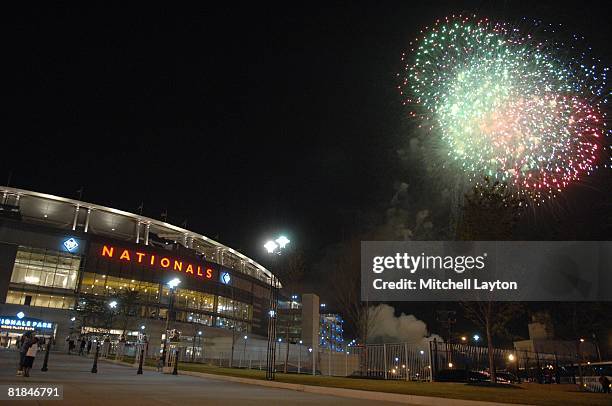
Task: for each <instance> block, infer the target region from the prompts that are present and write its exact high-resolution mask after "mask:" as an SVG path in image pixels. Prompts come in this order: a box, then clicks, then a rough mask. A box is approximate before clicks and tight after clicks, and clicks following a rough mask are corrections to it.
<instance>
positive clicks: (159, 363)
mask: <svg viewBox="0 0 612 406" xmlns="http://www.w3.org/2000/svg"><path fill="white" fill-rule="evenodd" d="M163 367H164V360H163V359H162V357H161V356H159V355H158V356H157V372H161V371H162V369H163Z"/></svg>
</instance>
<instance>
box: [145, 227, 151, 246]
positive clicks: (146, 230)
mask: <svg viewBox="0 0 612 406" xmlns="http://www.w3.org/2000/svg"><path fill="white" fill-rule="evenodd" d="M150 228H151V224H149V223H147V225H146V227H145V237H144V238H145V245H149V229H150Z"/></svg>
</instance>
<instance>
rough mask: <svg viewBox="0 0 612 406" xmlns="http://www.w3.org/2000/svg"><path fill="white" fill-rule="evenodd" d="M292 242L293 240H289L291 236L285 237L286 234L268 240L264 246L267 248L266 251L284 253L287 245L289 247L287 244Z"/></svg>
mask: <svg viewBox="0 0 612 406" xmlns="http://www.w3.org/2000/svg"><path fill="white" fill-rule="evenodd" d="M290 242H291V240H289V238H287V237H285V236H284V235H281V236H279V237H278V238H276V239H275V240H268V241H267V242H266V243H265V244H264V248H265V249H266V251H268V254H278V255H281V254H282V253H283V250H284V249H285V247H287V245H288V244H289V243H290ZM277 250H278V251H277Z"/></svg>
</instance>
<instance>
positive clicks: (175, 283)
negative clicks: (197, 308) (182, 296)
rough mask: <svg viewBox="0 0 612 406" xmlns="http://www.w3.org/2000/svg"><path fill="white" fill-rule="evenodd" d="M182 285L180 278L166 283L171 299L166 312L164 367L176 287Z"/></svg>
mask: <svg viewBox="0 0 612 406" xmlns="http://www.w3.org/2000/svg"><path fill="white" fill-rule="evenodd" d="M180 283H181V280H180V279H179V278H174V279H172V280H170V281H168V283H166V285H168V288H169V289H170V295H169V296H170V297H169V298H168V311H167V312H166V329H165V330H166V334H165V335H164V337H165V338H164V347H163V351H162V360H163V362H164V365H165V363H166V352H167V350H168V328H169V326H170V313H172V310H173V307H174V290H175V289H176V287H177V286H178V285H179V284H180Z"/></svg>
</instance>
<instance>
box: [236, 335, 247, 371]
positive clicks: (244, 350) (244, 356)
mask: <svg viewBox="0 0 612 406" xmlns="http://www.w3.org/2000/svg"><path fill="white" fill-rule="evenodd" d="M248 338H249V336H247V335H245V336H244V347H243V348H242V357H241V358H240V364H239V365H238V368H242V360H245V362H246V345H247V339H248Z"/></svg>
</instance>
